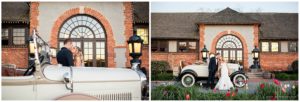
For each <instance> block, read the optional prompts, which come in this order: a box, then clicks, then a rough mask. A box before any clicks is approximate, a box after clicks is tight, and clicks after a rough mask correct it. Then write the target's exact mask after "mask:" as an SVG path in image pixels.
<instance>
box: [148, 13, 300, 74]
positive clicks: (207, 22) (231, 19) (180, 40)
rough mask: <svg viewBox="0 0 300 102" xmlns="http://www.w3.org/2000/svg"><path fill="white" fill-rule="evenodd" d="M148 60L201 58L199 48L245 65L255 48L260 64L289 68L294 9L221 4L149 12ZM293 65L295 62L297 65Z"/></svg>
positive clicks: (294, 47) (294, 55) (293, 58)
mask: <svg viewBox="0 0 300 102" xmlns="http://www.w3.org/2000/svg"><path fill="white" fill-rule="evenodd" d="M151 17H152V18H151V22H152V23H151V29H152V30H151V31H152V33H151V34H152V35H151V41H152V42H151V52H152V53H151V58H152V59H151V60H164V61H168V62H169V64H170V65H171V67H172V68H173V70H176V67H178V65H179V61H180V60H184V61H186V62H189V63H194V62H195V61H197V60H202V54H201V52H200V51H201V50H202V49H203V48H204V46H206V48H207V49H208V50H209V51H210V52H214V53H216V52H219V53H220V54H221V55H222V57H223V58H224V59H225V60H226V61H228V62H232V63H240V64H241V65H243V67H244V68H245V70H247V69H249V67H250V66H251V65H252V64H253V56H252V54H251V52H252V50H253V49H254V48H255V46H257V47H258V48H259V49H260V57H259V62H260V66H261V68H262V70H266V71H278V70H288V69H289V68H290V67H291V65H292V63H293V62H297V61H298V13H241V12H237V11H235V10H232V9H231V8H226V9H224V10H221V11H220V12H217V13H204V12H195V13H152V16H151ZM297 67H298V66H297Z"/></svg>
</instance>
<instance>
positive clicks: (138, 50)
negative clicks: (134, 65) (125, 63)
mask: <svg viewBox="0 0 300 102" xmlns="http://www.w3.org/2000/svg"><path fill="white" fill-rule="evenodd" d="M141 48H142V45H141V43H140V42H135V43H134V52H135V53H141Z"/></svg>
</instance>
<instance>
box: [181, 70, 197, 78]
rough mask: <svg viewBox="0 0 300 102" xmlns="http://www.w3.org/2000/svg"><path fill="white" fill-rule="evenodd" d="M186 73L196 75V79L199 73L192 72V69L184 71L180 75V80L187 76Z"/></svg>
mask: <svg viewBox="0 0 300 102" xmlns="http://www.w3.org/2000/svg"><path fill="white" fill-rule="evenodd" d="M186 73H191V74H192V75H194V76H195V77H197V76H198V75H197V73H196V72H195V71H194V70H191V69H187V70H184V71H182V72H181V73H180V75H179V80H180V79H181V77H182V76H183V75H184V74H186Z"/></svg>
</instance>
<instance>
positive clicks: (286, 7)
mask: <svg viewBox="0 0 300 102" xmlns="http://www.w3.org/2000/svg"><path fill="white" fill-rule="evenodd" d="M226 7H230V8H232V9H234V10H237V11H239V12H289V13H297V12H298V2H152V3H151V12H217V11H220V10H222V9H224V8H226Z"/></svg>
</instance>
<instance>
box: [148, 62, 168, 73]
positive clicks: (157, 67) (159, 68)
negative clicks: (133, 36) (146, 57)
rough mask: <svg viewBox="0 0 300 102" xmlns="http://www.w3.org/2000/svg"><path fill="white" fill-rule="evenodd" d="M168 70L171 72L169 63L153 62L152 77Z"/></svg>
mask: <svg viewBox="0 0 300 102" xmlns="http://www.w3.org/2000/svg"><path fill="white" fill-rule="evenodd" d="M168 70H170V65H169V63H168V62H167V61H151V72H152V75H153V74H158V73H163V72H167V71H168Z"/></svg>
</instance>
